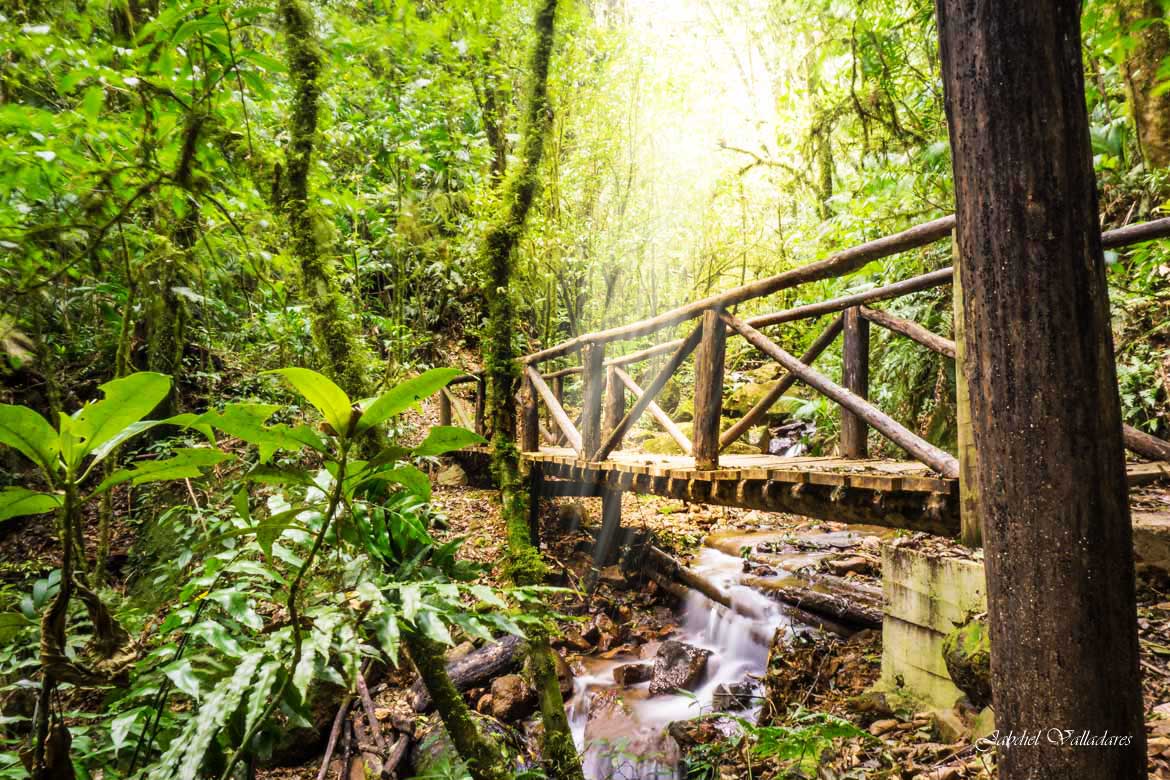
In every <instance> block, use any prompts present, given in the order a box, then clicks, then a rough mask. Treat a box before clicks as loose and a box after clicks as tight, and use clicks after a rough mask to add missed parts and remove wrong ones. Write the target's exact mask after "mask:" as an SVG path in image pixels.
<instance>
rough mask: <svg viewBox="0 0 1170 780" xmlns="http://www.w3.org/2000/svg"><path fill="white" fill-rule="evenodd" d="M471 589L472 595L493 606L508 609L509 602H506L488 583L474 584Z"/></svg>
mask: <svg viewBox="0 0 1170 780" xmlns="http://www.w3.org/2000/svg"><path fill="white" fill-rule="evenodd" d="M470 590H471V595H473V596H475V597H476V598H477V599H479V600H480V601H482V602H483V603H485V604H490V605H491V606H493V607H499V608H500V609H506V608H507V606H508V605H507V603H505V602H504V600H503V599H502V598H500V596H499V594H497V593H496V592H495V591H494V590H492V589H491V588H489V587H488V586H487V585H472V586H471V588H470Z"/></svg>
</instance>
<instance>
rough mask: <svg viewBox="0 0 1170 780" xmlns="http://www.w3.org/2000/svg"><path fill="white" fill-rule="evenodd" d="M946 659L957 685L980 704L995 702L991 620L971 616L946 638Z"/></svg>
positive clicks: (953, 680) (979, 705)
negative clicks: (971, 617)
mask: <svg viewBox="0 0 1170 780" xmlns="http://www.w3.org/2000/svg"><path fill="white" fill-rule="evenodd" d="M943 661H945V662H946V665H947V672H948V673H949V674H950V676H951V681H952V682H954V684H955V687H957V688H958V689H959V690H961V691H962V692H963V693H965V694H967V698H968V699H969V700H970V702H971V704H972V705H974V706H975V707H976V708H979V709H982V708H983V707H986V706H987V705H989V704H991V637H990V636H989V635H988V633H987V624H986V623H985V622H983V621H981V620H969V621H968V622H967V623H965V624H963V625H961V626H959V627H958V628H956V629H955V630H954V631H952V632H951V633H949V634H947V636H946V638H945V639H944V640H943Z"/></svg>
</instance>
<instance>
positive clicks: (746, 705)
mask: <svg viewBox="0 0 1170 780" xmlns="http://www.w3.org/2000/svg"><path fill="white" fill-rule="evenodd" d="M757 687H758V686H757V685H756V684H755V683H754V682H752V681H751V680H744V681H743V682H737V683H723V684H721V685H720V686H719V687H717V688H716V689H715V693H714V694H712V695H711V706H712V707H713V708H714V709H715V711H716V712H737V711H739V710H746V709H750V708H751V706H752V704H754V703H755V700H756V698H757V697H756V689H757Z"/></svg>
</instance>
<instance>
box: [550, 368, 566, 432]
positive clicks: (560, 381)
mask: <svg viewBox="0 0 1170 780" xmlns="http://www.w3.org/2000/svg"><path fill="white" fill-rule="evenodd" d="M552 391H553V398H555V399H557V403H558V404H560V405H561V408H562V409H564V408H565V375H564V374H561V375H559V376H554V377H553V378H552ZM563 441H565V435H564V434H563V433H560V432H557V438H556V443H557V444H560V443H561V442H563Z"/></svg>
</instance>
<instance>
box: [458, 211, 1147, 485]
mask: <svg viewBox="0 0 1170 780" xmlns="http://www.w3.org/2000/svg"><path fill="white" fill-rule="evenodd" d="M953 228H954V218H953V217H944V218H942V219H937V220H934V221H932V222H927V223H925V224H922V225H918V226H916V227H913V228H910V229H909V230H906V231H903V232H901V233H897V234H895V235H892V236H887V237H885V238H880V239H877V240H875V241H869V242H866V243H864V244H861V245H859V246H856V247H852V248H850V249H847V250H844V251H842V252H839V253H837V254H835V255H832V256H830V257H828V258H826V259H824V260H821V261H819V262H816V263H812V264H810V265H806V266H802V267H800V268H796V269H792V270H790V271H785V272H784V273H781V274H777V275H775V276H772V277H769V278H766V279H761V280H757V281H755V282H752V283H750V284H745V285H741V286H740V287H736V288H734V289H733V290H730V291H728V292H726V293H723V294H720V295H713V296H710V297H707V298H704V299H702V300H700V301H696V302H694V303H690V304H686V305H684V306H681V307H678V308H676V309H673V310H671V311H667V312H664V313H662V314H659V315H657V316H655V317H651V318H649V319H647V320H643V321H641V322H636V323H631V324H629V325H624V326H621V327H617V328H610V329H608V330H603V331H599V332H596V333H589V334H585V335H582V336H578V337H576V338H574V339H571V340H569V341H565V342H562V343H561V344H557V345H555V346H552V347H549V348H547V349H543V350H541V351H539V352H535V353H533V354H531V355H528V356H526V357H524V358H523V359H522V361H523V363H524V377H523V384H524V387H523V389H522V409H523V411H522V423H523V424H522V426H521V431H522V440H521V449H522V450H524V451H535V450H538V449H539V448H540V440H541V437H542V435H543V436H544V438H546V439H549V440H550V441H549V443H550V444H553V445H556V444H559V443H562V442H565V443H568V445H569V446H570V447H572V448H573V450H574V451H575V452H576V453H577V456H578V458H579V459H581V460H582V461H586V462H601V461H604V460H605V459H606V458H608V457H609V455H610V454H611V453H612V452H614V451H615V450H617V449H619V448H620V446H621V442H622V440H623V439H624V438H625V436H626V435H627V434H628V433H629V431H630V429H631V428H632V426H633V425H634V424H635V423H637V422H638V420H639V419H640V417H641V416H642V415H643V414H644V413H645V412H647V411H648V412H649V413H650V415H651V417H652V418H653V419H654V420H655V422H656V423H657V424H658V425H659V426H660V427H661V428H662V429H663V430H665V431H666V432H667V433H668V434H669V435H670V437H671V438H672V439H673V440H674V441H675V442H676V443H677V444H678V446H679V448H680V449H681V450H682V451H683V452H684V453H687V454H689V455H691V456H693V457H694V459H695V467H696V469H699V470H709V469H716V468H718V466H719V453H720V452H721V451H722V450H724V449H726V448H727V447H728V446H729V445H731V444H732V443H733V442H735V441H737V440H738V439H739V438H740V437H741V436H743V435H744V434H745V433H746V432H747V431H748V430H749V429H750V428H751V427H752V426H754V425H755V424H757V423H758V422H759V421H761V420H762V419H763V418H765V416H766V415H767V413H768V412H769V410H770V409H771V408H772V406H773V405H774V404H775V403H776V402H777V401H779V399H780V398H781V397H782V396H783V395H784V394H785V393H786V392H787V391H788V390H789V389H790V388H791V387H792V385H793V384H794V383H795V382H797V381H799V382H801V383H803V384H804V385H806V386H808V387H810V388H812V389H813V390H815V391H816V392H818V393H820V394H821V395H823V396H825V397H826V398H829V399H830V400H832V401H833V402H834V403H836V404H837V405H838V406H839V407H840V408H841V437H840V441H839V450H840V454H841V456H842V457H844V458H853V459H857V458H865V457H866V456H867V454H868V448H867V446H866V445H867V439H868V431H869V429H870V428H873V429H874V430H876V431H877V432H878V433H880V434H881V435H882V436H884V437H885V438H887V439H888V440H890V441H891V442H893V443H894V444H895V445H897V446H898V447H900V448H901V449H903V450H905V451H906V452H907V453H909V454H910V455H911V456H912V457H914V458H915V459H917V460H919V461H920V462H922V463H923V464H925V465H927V466H928V467H930V468H931V469H933V470H934V471H936V472H938V473H940V474H942V475H943V476H946V477H958V476H959V473H960V464H959V460H958V459H956V458H955V457H954V456H953V455H951V454H949V453H947V452H944V451H943V450H941V449H939V448H938V447H935V446H934V445H932V444H930V443H929V442H927V441H926V440H925V439H923V438H922V437H920V436H918V435H917V434H916V433H914V432H913V431H910V430H909V429H907V428H906V427H905V426H903V425H901V424H900V423H898V422H897V421H896V420H894V419H893V418H892V417H890V416H889V415H887V414H885V413H884V412H882V411H881V410H879V409H878V408H876V407H875V406H874V405H873V404H872V403H870V402H869V400H868V383H869V378H868V377H869V366H868V363H869V325H870V324H871V323H872V324H873V325H876V326H879V327H882V328H884V329H886V330H889V331H891V332H893V333H897V334H899V335H902V336H905V337H907V338H910V339H912V340H914V341H915V342H917V343H919V344H921V345H923V346H924V347H926V348H928V349H931V350H933V351H934V352H937V353H939V354H941V355H944V356H946V357H948V358H951V359H955V358H956V349H955V343H954V341H952V340H950V339H947V338H944V337H943V336H940V335H938V334H936V333H933V332H931V331H930V330H929V329H927V328H925V327H923V326H922V325H920V324H918V323H916V322H912V321H910V320H906V319H903V318H900V317H897V316H895V315H893V314H891V313H889V312H887V311H884V310H881V309H875V308H871V306H870V305H871V304H876V303H879V302H882V301H888V300H891V299H895V298H899V297H902V296H905V295H909V294H911V293H916V292H920V291H923V290H929V289H932V288H937V287H942V286H946V285H950V284H952V282H953V276H954V274H953V271H952V269H951V268H942V269H939V270H937V271H932V272H930V273H926V274H922V275H920V276H915V277H913V278H910V279H905V280H901V281H898V282H894V283H891V284H887V285H884V286H881V287H877V288H874V289H872V290H867V291H865V292H860V293H854V294H850V295H845V296H841V297H838V298H833V299H829V300H824V301H817V302H815V303H811V304H805V305H802V306H796V307H792V308H789V309H786V310H784V311H779V312H775V313H770V314H763V315H757V316H754V317H749V318H746V319H741V318H738V317H736V316H734V315H732V314H730V313H729V311H728V310H729V309H730V308H731V307H733V306H734V305H736V304H740V303H744V302H746V301H749V300H752V299H755V298H759V297H762V296H766V295H770V294H771V293H774V292H777V291H779V290H784V289H790V288H793V287H796V286H799V285H802V284H806V283H808V282H812V281H818V280H823V279H828V278H832V277H838V276H842V275H845V274H848V273H851V272H853V271H856V270H857V269H859V268H861V267H862V266H863V265H865V264H867V263H869V262H872V261H873V260H876V259H880V258H883V257H888V256H890V255H894V254H897V253H900V252H904V251H907V250H910V249H916V248H920V247H923V246H927V245H929V244H931V243H933V242H935V241H939V240H941V239H944V238H948V237H950V235H951V231H952V229H953ZM1166 237H1170V218H1166V219H1160V220H1155V221H1152V222H1146V223H1143V224H1139V225H1131V226H1129V227H1125V228H1121V229H1118V230H1111V231H1107V232H1105V233H1103V234H1102V244H1103V246H1104V247H1106V248H1116V247H1120V246H1127V245H1129V244H1133V243H1138V242H1141V241H1149V240H1152V239H1158V238H1166ZM827 314H838V315H839V316H837V317H836V318H835V319H834V320H833V321H832V322H831V323H830V324H829V325H828V327H826V328H825V329H824V331H823V332H822V333H821V334H820V335H819V336H818V337H817V338H816V340H815V341H814V342H813V343H812V344H811V345H810V346H809V348H808V349H807V350H806V351H805V353H804V354H803V355H802V356H801V357H800V358H797V357H794V356H793V355H791V354H789V353H788V352H787V351H785V350H784V349H783V348H781V347H780V346H779V345H778V344H777V343H776V342H775V341H774V340H773V339H771V338H769V337H768V336H766V335H765V334H764V333H763V332H761V329H763V328H767V327H770V326H775V325H779V324H783V323H787V322H794V321H797V320H803V319H812V318H817V317H821V316H824V315H827ZM688 320H696V321H697V322H696V325H695V327H694V328H693V330H692V331H691V333H690V335H689V336H687V337H685V338H681V339H673V340H668V341H665V342H663V343H661V344H658V345H655V346H652V347H648V348H644V349H640V350H638V351H635V352H631V353H629V354H626V355H619V356H612V357H609V358H608V359H607V358H606V356H605V348H606V345H607V344H609V343H611V342H616V341H619V340H626V339H633V338H638V337H643V336H647V335H649V334H652V333H655V332H657V331H660V330H663V329H665V328H669V327H673V326H677V325H679V324H682V323H684V322H686V321H688ZM842 333H843V334H844V344H843V348H842V357H843V364H842V365H843V370H842V382H841V384H837V383H836V382H833V381H832V380H831V379H829V378H828V377H826V376H825V375H824V374H822V373H820V372H819V371H817V370H816V369H815V368H813V364H814V362H815V361H816V360H817V358H818V357H819V356H820V355H821V354H822V353H823V352H824V351H825V350H826V349H828V347H829V346H830V345H831V344H832V343H833V342H834V341H835V340H836V338H837V337H838V336H839V335H841V334H842ZM729 336H737V337H742V338H744V339H745V340H746V341H747V343H749V344H751V345H752V346H754V347H755V348H756V349H758V350H760V351H761V352H762V353H763V354H765V355H766V356H768V357H770V358H771V359H773V360H775V361H776V362H777V363H779V364H780V365H781V366H782V367H783V368H784V369H785V372H786V373H785V374H784V375H783V377H782V378H781V379H780V380H779V382H778V383H777V384H776V385H775V386H774V387H773V388H772V389H771V390H770V391H769V392H768V393H767V395H766V397H764V398H763V399H761V400H760V401H759V402H757V403H756V404H755V405H754V406H753V407H752V408H751V409H750V410H749V411H748V412H747V413H746V414H745V415H744V416H743V417H742V418H741V419H739V420H738V421H737V422H735V423H734V424H733V425H731V426H730V427H729V428H728V429H727V430H725V431H721V430H720V424H721V420H722V406H723V375H724V363H725V353H726V340H727V338H728V337H729ZM573 352H579V353H580V355H581V364H580V365H579V366H573V367H567V368H560V369H557V370H554V371H550V372H548V373H546V374H543V375H542V374H541V373H540V372H539V371H538V369H537V366H539V364H541V363H542V362H545V361H548V360H552V359H556V358H562V357H564V356H566V355H569V354H571V353H573ZM692 353H693V354H694V361H695V365H694V376H695V385H694V416H693V432H692V435H691V437H690V438H688V437H687V436H686V434H685V433H684V432H683V431H682V430H681V428H680V427H679V426H678V425H677V424H676V423H675V422H674V421H673V420H671V419H670V417H669V416H668V415H667V414H666V412H665V411H664V410H663V409H662V408H661V407H660V406H659V405H658V403H657V402H656V399H657V397H658V395H659V394H660V393H661V391H662V390H663V388H664V387H665V386H666V384H667V383H668V382H669V381H670V379H671V378H672V377H673V376H674V375H675V373H676V372H677V371H678V369H679V367H680V366H682V365H683V363H684V361H686V360H687V359H688V358H690V356H691V355H692ZM660 355H669V358H667V360H666V362H665V365H663V366H662V367H661V368H660V369H659V370H658V372H657V374H656V375H655V376H654V378H653V380H651V382H650V383H649V385H647V386H646V387H645V388H643V387H642V386H641V385H639V384H638V383H637V382H636V381H635V380H634V379H633V378H632V377H631V375H630V373H628V372H627V370H626V368H625V367H626V366H629V365H632V364H634V363H638V362H642V361H646V360H648V359H650V358H654V357H657V356H660ZM575 377H580V379H581V381H582V383H583V384H582V387H581V391H580V397H581V403H580V415H579V416H578V418H577V420H576V422H574V421H573V419H572V418H571V417H570V415H569V413H568V412H567V411H566V409H565V393H564V390H565V381H566V380H567V379H569V378H575ZM457 381H475V382H476V387H477V404H476V408H477V410H478V409H481V408H482V407H483V400H482V394H483V389H484V388H483V382H482V380H481V379H480V378H479V377H476V376H468V377H464V378H460V380H457ZM550 382H551V387H550V384H549V383H550ZM626 393H629V394H630V395H631V396H632V398H633V404H632V406H630V407H629V409H627V408H626ZM440 403H441V404H442V405H443V406H444V408H446V406H447V405H449V400H446V396H444V397H443V398H441V399H440ZM541 403H543V405H544V407H545V408H546V409H547V410H548V414H549V418H550V425H549V428H551V429H553V431H554V433H549V430H548V429H544V426H542V425H541V423H540V411H539V406H540V404H541ZM603 407H604V408H603ZM447 416H448V419H449V417H450V412H449V410H448V412H447ZM476 429H477V430H479V431H482V430H483V424H482V416H481V415H477V420H476ZM542 430H543V433H542ZM1151 439H1152V441H1150V440H1151ZM1126 443H1127V445H1128V446H1130V448H1131V449H1133V450H1134V451H1135V452H1138V453H1139V454H1142V455H1145V456H1147V457H1165V454H1166V453H1167V452H1170V450H1168V449H1167V448H1170V445H1167V444H1166V443H1165V442H1161V440H1159V439H1154V438H1153V437H1150V436H1148V435H1144V434H1140V433H1139V432H1137V431H1133V430H1132V429H1129V430H1127V431H1126Z"/></svg>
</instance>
